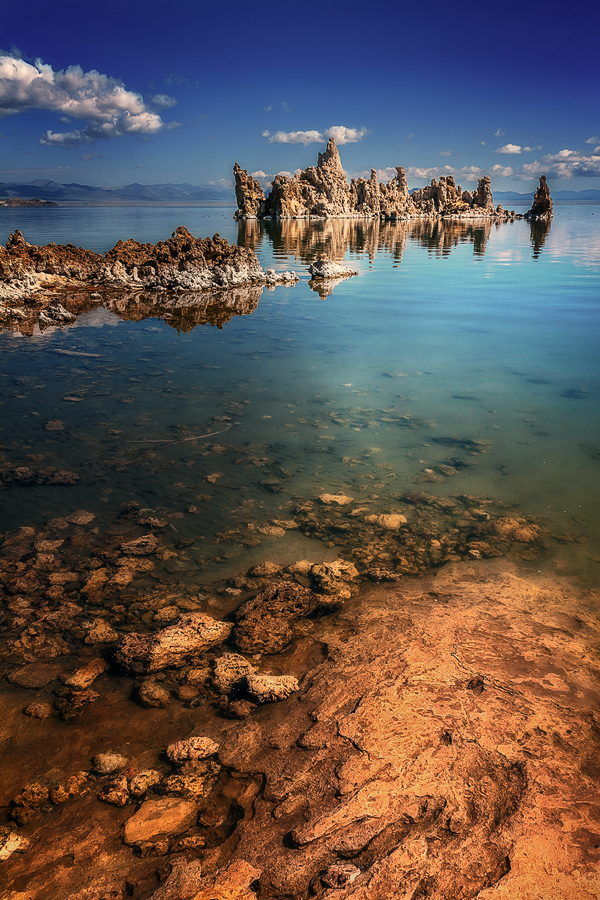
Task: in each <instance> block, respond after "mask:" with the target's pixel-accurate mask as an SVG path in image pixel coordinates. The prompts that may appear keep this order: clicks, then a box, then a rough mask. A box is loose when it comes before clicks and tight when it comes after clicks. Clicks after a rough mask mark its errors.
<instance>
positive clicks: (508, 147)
mask: <svg viewBox="0 0 600 900" xmlns="http://www.w3.org/2000/svg"><path fill="white" fill-rule="evenodd" d="M541 149H542V148H541V147H540V146H537V147H521V146H519V144H505V145H504V147H498V149H497V150H494V153H504V154H515V155H517V154H518V153H534V152H535V151H536V150H541Z"/></svg>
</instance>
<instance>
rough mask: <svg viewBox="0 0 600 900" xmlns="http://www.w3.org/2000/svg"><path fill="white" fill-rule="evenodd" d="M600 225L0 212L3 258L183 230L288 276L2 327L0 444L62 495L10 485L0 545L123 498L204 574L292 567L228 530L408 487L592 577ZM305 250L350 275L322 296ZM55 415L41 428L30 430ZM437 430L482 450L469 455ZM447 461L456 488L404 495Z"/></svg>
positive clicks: (599, 406)
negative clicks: (12, 238)
mask: <svg viewBox="0 0 600 900" xmlns="http://www.w3.org/2000/svg"><path fill="white" fill-rule="evenodd" d="M599 209H600V208H598V207H593V206H579V207H576V206H573V207H566V206H564V207H559V208H558V209H557V211H556V216H555V219H554V221H553V223H552V225H551V227H550V229H549V230H547V229H545V228H542V229H539V228H537V229H534V230H532V228H531V227H530V226H529V224H527V223H526V222H523V221H517V222H514V223H506V224H502V225H499V226H496V225H491V226H490V225H487V226H486V225H476V226H458V225H442V224H441V223H434V224H433V225H429V224H424V223H416V224H415V225H414V226H412V227H407V226H405V225H401V224H400V225H387V224H385V225H384V224H379V223H364V222H363V223H360V222H327V223H321V224H320V225H309V224H308V223H305V222H290V223H282V224H279V225H278V224H277V223H272V222H271V223H262V224H260V225H259V224H258V223H250V224H249V225H248V226H247V227H246V226H241V227H240V228H238V225H237V224H236V223H235V222H234V220H233V218H232V212H233V210H231V209H206V208H185V209H174V208H169V209H167V210H165V209H160V208H154V209H147V208H144V209H141V208H118V209H115V208H93V209H92V208H90V209H82V208H79V209H63V208H58V209H48V210H44V209H39V210H34V209H31V210H18V209H0V241H2V242H5V241H6V240H7V238H8V234H9V233H10V232H11V231H13V230H14V229H15V228H20V229H21V230H22V231H23V233H24V235H25V238H26V240H28V241H30V242H31V243H48V242H50V241H56V242H57V243H66V242H68V241H71V242H73V243H77V244H79V245H81V246H85V247H88V248H90V249H93V250H97V251H105V250H107V249H109V248H110V247H111V246H113V245H114V244H115V243H116V241H117V240H118V239H119V238H127V237H133V238H136V239H137V240H140V241H152V242H155V241H157V240H160V239H164V238H166V237H168V236H169V234H170V233H171V231H172V230H173V229H174V228H175V227H176V226H177V225H179V224H183V225H185V226H186V227H187V228H189V230H190V231H192V232H193V233H194V234H196V235H197V236H205V235H212V234H213V233H214V232H216V231H217V232H219V233H220V234H221V236H223V237H226V238H227V239H228V240H230V241H239V242H241V243H243V244H245V245H247V246H252V247H254V248H255V249H256V251H257V253H258V255H259V258H260V260H261V263H262V264H263V265H264V266H265V267H271V266H273V267H275V268H277V269H281V270H285V269H294V270H295V271H297V272H298V274H299V275H300V277H301V281H300V282H299V283H298V284H297V285H296V286H295V287H277V288H275V289H273V290H264V291H262V292H261V291H259V292H258V293H256V292H255V294H254V295H252V296H251V297H250V299H249V301H248V302H247V304H246V308H247V309H248V310H253V311H251V312H250V313H249V314H245V315H239V314H234V315H231V317H230V313H226V314H223V311H222V309H221V312H220V313H219V315H215V314H214V311H213V312H212V313H210V314H209V315H208V316H199V317H198V320H199V322H200V323H202V322H206V323H207V324H198V325H197V326H196V327H193V322H190V318H189V316H188V317H187V318H185V317H183V318H182V317H181V316H178V315H173V316H172V318H170V319H168V318H167V319H165V318H164V316H163V315H161V313H164V311H165V310H164V309H163V310H156V309H155V310H152V309H151V308H144V307H143V305H142V306H140V304H139V303H137V304H136V303H135V302H134V301H133V300H132V301H131V302H130V303H127V302H125V301H124V302H123V303H121V304H119V308H118V311H117V312H113V311H111V310H110V309H108V308H105V307H104V306H102V305H101V304H100V305H98V306H96V307H95V308H93V309H91V310H89V311H88V312H84V313H83V314H82V315H80V317H79V318H78V320H77V321H76V322H75V323H74V324H72V325H70V326H66V327H62V328H47V329H45V330H43V331H40V330H39V328H36V329H35V332H34V334H33V335H23V334H21V333H20V332H19V331H15V330H13V331H8V330H5V331H4V332H3V333H2V334H1V335H0V353H1V355H2V367H1V372H0V401H1V402H2V406H1V407H0V412H1V414H2V420H1V422H0V445H1V446H2V452H3V453H4V454H5V456H6V459H7V460H8V461H10V462H11V463H13V464H16V463H17V462H18V463H19V464H21V465H37V466H43V465H46V466H51V465H53V466H60V467H61V468H66V469H69V470H71V471H74V472H76V473H77V474H79V475H80V481H79V482H78V483H77V484H74V485H68V486H65V485H62V486H60V485H40V486H31V485H29V486H24V485H12V486H10V487H9V488H8V489H7V490H5V491H3V492H1V493H0V512H1V521H2V526H1V527H0V531H6V530H8V529H11V528H14V527H16V526H18V525H34V526H38V525H40V524H42V523H43V522H45V521H47V520H48V519H49V518H53V517H56V516H64V515H67V514H69V513H70V512H72V511H73V510H75V509H79V508H83V509H86V510H89V511H91V512H93V513H94V514H95V515H96V516H97V523H98V525H99V526H102V527H106V526H108V525H109V523H111V522H113V521H114V519H115V516H116V515H117V514H118V512H119V511H120V510H121V508H122V504H124V503H127V502H128V501H131V500H135V501H137V502H139V503H140V505H141V506H142V507H144V508H150V509H152V510H154V511H155V514H156V515H159V516H163V517H166V518H167V519H168V521H169V528H172V529H175V530H176V532H177V535H178V537H184V538H190V539H193V540H195V541H196V544H195V547H196V551H195V552H196V558H197V560H198V562H199V563H202V564H203V565H204V566H205V567H206V571H207V572H209V573H210V571H211V567H212V565H213V563H214V564H216V561H217V560H216V557H219V556H220V557H221V565H222V560H223V559H224V558H226V559H231V560H232V563H231V564H232V565H235V566H238V568H243V566H244V565H245V564H246V562H247V560H248V559H249V558H250V557H251V556H252V555H254V556H256V555H257V554H262V556H263V557H264V556H268V557H270V558H273V556H274V555H277V554H280V555H282V556H285V555H286V554H288V555H290V554H291V555H292V558H301V556H307V555H308V551H307V547H306V543H307V542H308V538H301V537H299V536H298V533H297V532H295V531H289V532H288V533H287V534H286V536H285V538H281V539H278V540H275V541H274V540H273V539H268V538H264V537H257V533H256V531H255V530H254V529H253V528H252V527H251V528H250V529H249V528H248V524H250V525H251V526H260V525H261V524H265V523H267V522H269V521H271V520H272V519H273V518H274V517H277V516H280V517H281V516H288V515H289V509H290V506H291V505H292V503H293V502H295V501H297V500H298V499H301V498H310V497H312V496H314V495H315V494H318V493H321V492H323V491H328V492H335V491H338V490H344V491H346V492H347V493H350V494H351V495H352V496H354V497H355V498H357V499H360V498H365V499H367V500H369V501H370V502H371V504H372V508H373V510H374V511H382V512H385V511H388V510H389V509H390V508H392V507H393V505H394V498H393V497H392V495H393V494H401V493H402V492H406V491H410V490H426V491H427V492H429V493H432V494H436V495H438V496H451V495H454V494H458V493H469V494H477V495H486V496H489V497H493V498H495V499H498V500H501V501H503V502H506V503H511V504H513V503H514V504H517V505H518V506H519V507H520V509H521V510H523V512H524V513H527V514H533V515H536V516H542V517H547V518H545V519H544V520H543V521H544V522H546V523H547V525H548V527H550V528H551V529H552V530H555V531H558V532H560V533H563V534H564V535H566V536H567V538H569V537H573V536H575V537H576V540H577V541H583V540H585V543H575V544H573V546H572V553H573V566H574V567H575V568H577V567H580V568H587V569H588V571H589V572H590V573H593V572H594V571H595V570H597V566H598V563H599V562H600V521H599V519H600V516H599V513H598V503H597V493H598V491H597V485H598V474H599V472H600V460H599V459H598V456H600V434H599V429H598V421H599V412H600V389H599V383H600V377H599V362H598V360H599V353H598V335H599V333H600V327H599V326H600V291H599V281H598V276H599V273H600V224H599V223H600V211H599ZM321 254H327V255H331V256H333V257H334V258H337V259H339V260H340V261H344V262H345V263H346V264H347V265H348V266H350V267H352V268H354V269H357V270H358V272H359V274H358V275H357V276H356V277H353V278H349V279H346V280H343V281H341V282H340V283H339V284H337V285H336V286H335V287H334V288H333V291H332V292H331V293H330V294H329V295H327V296H323V297H322V296H321V294H323V295H324V294H326V292H324V291H321V294H319V293H318V292H316V291H315V290H312V289H311V286H310V285H309V283H308V282H309V275H308V273H307V265H308V263H309V262H310V260H311V259H313V258H315V257H316V256H319V255H321ZM225 302H226V301H225ZM222 305H223V304H221V306H222ZM113 306H114V304H113ZM242 308H243V307H242V306H240V305H239V303H238V311H240V310H242ZM230 312H231V311H230ZM144 316H147V317H144ZM192 318H193V317H192ZM211 321H213V322H217V321H218V322H219V324H220V326H221V327H214V326H211V324H210V322H211ZM65 351H66V352H65ZM65 398H67V399H65ZM55 420H60V422H61V423H62V425H63V428H62V430H58V431H56V430H52V431H49V430H47V429H46V427H45V425H46V424H47V423H48V422H49V421H55ZM213 432H220V433H219V434H217V435H214V436H213V437H211V438H203V439H202V440H195V441H193V440H192V441H190V440H186V439H187V438H190V437H198V436H204V435H208V434H212V433H213ZM439 438H442V439H443V438H453V439H456V440H458V441H485V442H487V444H489V445H491V446H489V447H488V449H487V452H486V453H484V454H477V455H471V454H470V453H469V452H468V451H467V450H465V447H464V445H463V446H462V447H460V446H459V445H457V444H455V445H448V443H447V442H446V443H439V442H438V441H437V440H436V439H439ZM175 441H177V443H174V442H175ZM168 442H169V443H168ZM163 444H167V446H163ZM487 444H486V447H487ZM32 455H33V456H34V457H43V459H40V460H33V461H31V456H32ZM28 459H29V461H28ZM453 459H454V460H458V462H459V463H460V465H461V468H460V471H459V473H458V474H457V475H456V476H453V477H441V476H440V477H441V480H436V481H432V482H428V481H425V482H422V481H420V480H419V476H420V475H423V473H424V472H425V470H426V469H432V468H434V467H436V466H439V465H440V464H448V463H449V462H451V461H452V460H453ZM209 476H210V478H209V480H208V481H207V480H206V479H207V477H209ZM212 476H218V477H216V478H212ZM415 479H417V480H416V481H415ZM191 507H195V508H196V510H197V512H195V513H189V512H187V510H188V509H190V508H191ZM232 529H237V531H238V534H237V535H232V536H230V539H229V540H225V541H221V542H220V543H218V544H215V543H214V539H215V536H216V535H218V534H219V533H222V532H224V531H227V530H232ZM256 541H260V542H261V543H260V544H258V543H256V546H254V547H252V546H248V544H253V543H255V542H256ZM267 549H268V552H267ZM296 554H300V555H299V556H298V555H296ZM334 555H335V554H334Z"/></svg>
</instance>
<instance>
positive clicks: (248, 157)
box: [0, 0, 600, 193]
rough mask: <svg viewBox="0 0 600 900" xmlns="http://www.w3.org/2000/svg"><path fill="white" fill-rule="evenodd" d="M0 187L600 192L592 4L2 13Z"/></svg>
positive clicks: (261, 5)
mask: <svg viewBox="0 0 600 900" xmlns="http://www.w3.org/2000/svg"><path fill="white" fill-rule="evenodd" d="M1 3H2V9H1V15H0V48H1V49H0V181H5V182H10V181H32V180H34V179H38V178H40V179H50V180H54V181H58V182H62V183H71V182H78V183H81V184H92V185H96V186H98V187H115V186H120V185H124V184H130V183H132V182H140V183H142V184H159V183H166V182H171V183H181V182H189V183H191V184H207V183H217V184H218V183H221V184H230V183H231V179H232V175H231V170H232V167H233V164H234V162H238V163H239V164H240V165H241V166H242V168H245V169H247V170H248V172H250V173H258V175H257V177H259V178H260V179H261V180H262V181H263V182H264V183H268V182H269V181H270V179H271V178H272V177H273V175H275V174H277V173H279V172H286V173H292V174H293V173H294V172H295V171H296V170H297V169H303V168H305V167H306V166H309V165H314V164H316V158H317V153H318V152H319V151H322V150H323V149H324V146H325V143H326V141H327V138H328V136H330V135H333V136H334V137H335V138H336V142H337V144H338V147H339V149H340V154H341V158H342V163H343V165H344V168H345V170H346V173H347V174H348V176H349V177H354V176H357V175H363V176H366V177H368V176H369V174H370V170H371V168H374V169H376V170H377V171H378V175H379V178H380V179H381V180H388V179H389V178H391V177H392V176H393V175H395V168H394V167H395V166H398V165H402V166H404V167H405V169H406V172H407V176H408V181H409V185H410V186H411V187H417V186H421V185H423V184H425V183H427V182H429V181H430V180H431V178H432V177H438V176H439V175H444V174H449V175H453V176H454V177H455V179H456V180H457V181H458V182H459V183H460V184H462V185H463V187H472V186H473V185H474V184H475V182H476V180H477V178H478V177H481V176H483V175H490V176H491V178H492V187H493V188H494V189H497V190H514V191H518V192H522V193H523V192H527V191H530V190H533V189H534V188H535V186H536V184H537V178H538V177H539V175H541V174H546V175H547V176H548V182H549V184H550V187H551V189H552V190H553V191H557V190H563V189H566V190H586V189H588V188H596V189H600V74H599V69H600V52H599V51H598V35H599V34H600V4H598V3H597V2H590V0H572V2H570V3H569V4H560V5H559V4H558V3H557V2H551V3H548V4H545V5H541V4H539V3H537V2H535V3H534V2H530V0H520V2H517V0H507V2H503V0H498V2H496V3H495V4H487V5H486V4H483V3H481V2H479V0H478V2H472V0H464V2H462V0H458V2H455V3H452V4H449V3H442V2H439V0H430V2H429V3H428V4H424V3H416V2H414V0H412V2H410V3H407V2H403V0H400V2H388V0H372V2H371V3H368V4H367V3H360V4H359V3H355V2H352V0H347V2H343V3H342V2H339V0H319V2H315V0H303V2H302V3H296V2H287V0H279V2H271V0H256V2H253V3H249V2H247V3H242V2H239V0H227V2H220V3H219V2H215V0H210V2H206V0H178V2H176V3H169V2H164V0H161V2H156V0H144V2H140V0H126V2H125V0H120V2H115V0H86V2H84V0H57V2H54V3H48V2H47V0H20V3H18V4H17V3H14V2H13V3H10V4H9V3H8V0H1Z"/></svg>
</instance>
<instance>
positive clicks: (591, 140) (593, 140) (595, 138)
mask: <svg viewBox="0 0 600 900" xmlns="http://www.w3.org/2000/svg"><path fill="white" fill-rule="evenodd" d="M598 141H600V136H599V135H597V134H595V135H594V136H593V137H589V138H588V139H587V141H584V142H583V143H584V144H597V143H598Z"/></svg>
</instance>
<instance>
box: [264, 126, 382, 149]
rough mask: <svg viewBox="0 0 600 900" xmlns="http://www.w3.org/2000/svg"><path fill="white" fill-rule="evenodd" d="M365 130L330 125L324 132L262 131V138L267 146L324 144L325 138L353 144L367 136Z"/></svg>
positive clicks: (339, 142)
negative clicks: (267, 142)
mask: <svg viewBox="0 0 600 900" xmlns="http://www.w3.org/2000/svg"><path fill="white" fill-rule="evenodd" d="M367 133H368V132H367V129H366V128H360V129H358V128H347V127H346V126H345V125H332V126H331V128H327V129H326V130H325V131H315V130H313V131H276V132H275V134H271V132H270V131H263V132H262V135H261V136H262V137H264V138H267V139H268V141H269V144H324V143H325V142H326V141H327V138H330V137H332V138H334V139H335V142H336V144H340V146H341V145H342V144H353V143H356V141H360V140H362V139H363V137H364V136H365V135H366V134H367Z"/></svg>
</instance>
